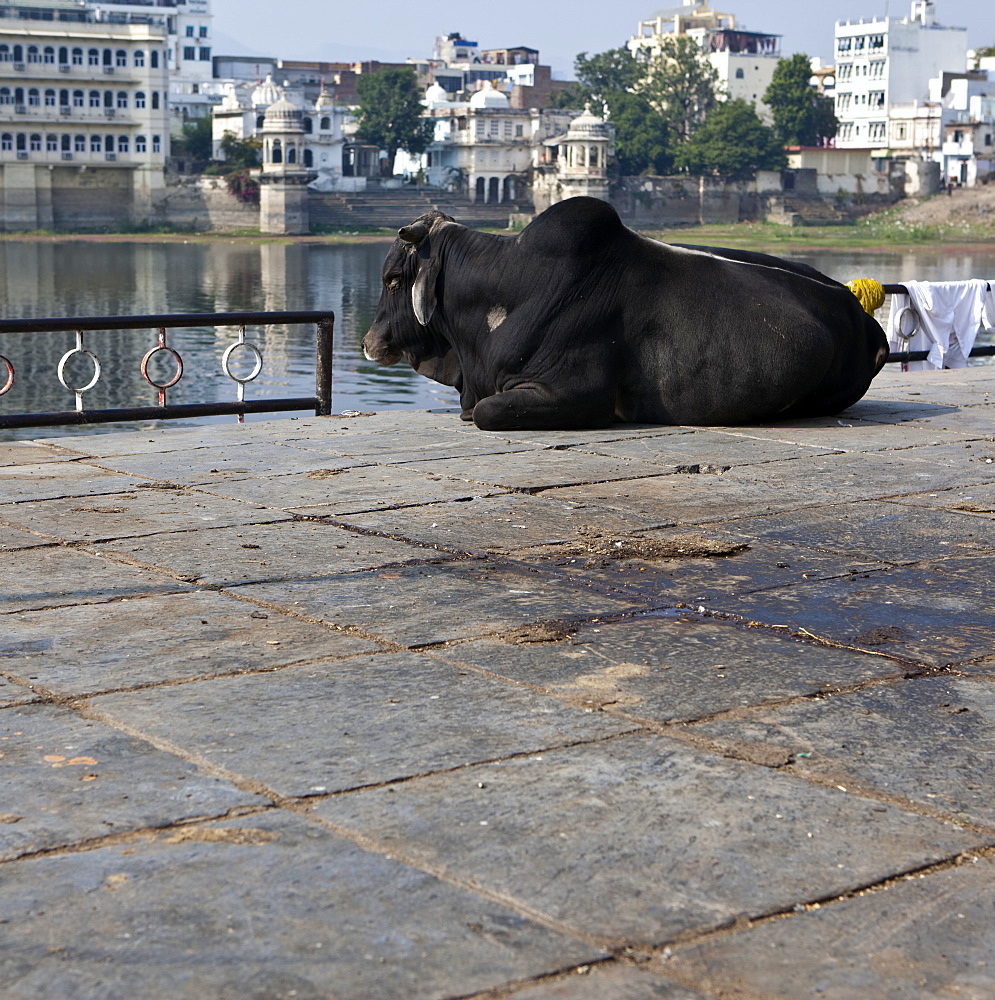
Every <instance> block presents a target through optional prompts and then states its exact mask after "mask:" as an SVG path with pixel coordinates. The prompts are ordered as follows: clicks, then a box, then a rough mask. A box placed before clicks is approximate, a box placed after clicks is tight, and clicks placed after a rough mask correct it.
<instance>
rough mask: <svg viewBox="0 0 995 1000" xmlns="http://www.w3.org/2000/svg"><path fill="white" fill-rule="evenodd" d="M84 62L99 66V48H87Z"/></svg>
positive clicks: (88, 64)
mask: <svg viewBox="0 0 995 1000" xmlns="http://www.w3.org/2000/svg"><path fill="white" fill-rule="evenodd" d="M86 64H87V66H99V65H100V50H99V49H89V50H88V51H87V53H86Z"/></svg>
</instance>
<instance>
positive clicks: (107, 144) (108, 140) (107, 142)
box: [104, 135, 114, 153]
mask: <svg viewBox="0 0 995 1000" xmlns="http://www.w3.org/2000/svg"><path fill="white" fill-rule="evenodd" d="M104 152H105V153H113V152H114V136H112V135H108V136H105V137H104Z"/></svg>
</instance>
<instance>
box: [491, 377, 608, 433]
mask: <svg viewBox="0 0 995 1000" xmlns="http://www.w3.org/2000/svg"><path fill="white" fill-rule="evenodd" d="M606 397H607V398H606ZM614 408H615V400H614V398H613V397H612V396H611V394H610V393H609V392H604V393H602V394H599V395H598V396H593V395H579V394H574V395H567V394H565V393H564V394H557V393H555V392H553V391H552V390H550V389H549V388H547V387H546V386H543V385H536V384H526V385H517V386H515V387H514V388H513V389H507V390H506V391H504V392H499V393H496V394H495V395H493V396H488V397H486V398H485V399H482V400H480V402H479V403H477V405H476V406H474V408H473V422H474V423H475V424H476V425H477V426H478V427H479V428H481V430H485V431H504V430H555V429H562V428H571V427H607V426H608V425H609V424H611V423H612V418H613V416H614Z"/></svg>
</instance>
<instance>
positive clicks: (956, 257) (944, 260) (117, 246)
mask: <svg viewBox="0 0 995 1000" xmlns="http://www.w3.org/2000/svg"><path fill="white" fill-rule="evenodd" d="M689 238H690V239H693V236H690V234H689ZM386 250H387V244H385V243H361V244H349V245H322V244H315V243H290V244H279V243H265V244H255V243H247V242H242V241H232V242H225V241H221V240H219V241H216V242H210V243H175V242H168V243H124V242H122V243H114V242H84V241H73V240H65V241H57V242H32V241H17V240H11V241H4V242H0V315H2V317H3V318H7V319H22V318H30V317H56V316H67V317H71V316H119V315H122V316H123V315H129V314H150V313H182V312H235V311H253V312H255V311H263V310H267V311H269V310H302V309H321V310H323V309H329V310H331V311H332V312H334V314H335V368H334V372H335V374H334V383H333V407H334V409H335V410H336V411H339V412H340V411H343V410H383V409H403V408H412V409H426V408H435V407H444V406H456V405H458V397H457V394H456V393H455V392H454V391H453V390H452V389H450V388H448V387H446V386H440V385H437V384H436V383H433V382H430V381H429V380H427V379H425V378H422V377H421V376H419V375H416V374H415V373H414V372H413V371H411V369H410V368H407V367H406V366H404V365H403V364H402V365H397V366H394V367H392V368H382V367H380V366H378V365H374V364H371V363H370V362H368V361H367V360H366V359H365V358H364V357H363V353H362V349H361V346H360V343H361V341H362V338H363V335H364V334H365V332H366V330H367V328H368V327H369V324H370V321H371V319H372V317H373V312H374V309H375V308H376V303H377V299H378V298H379V295H380V268H381V265H382V262H383V258H384V255H385V253H386ZM786 255H787V254H786ZM790 256H791V257H792V258H793V259H796V260H802V261H805V262H806V263H809V264H811V265H813V266H814V267H817V268H818V269H819V270H821V271H823V272H825V273H826V274H828V275H830V276H831V277H834V278H837V279H839V280H841V281H849V280H850V279H852V278H864V277H867V278H875V279H877V280H878V281H881V282H882V283H888V282H897V281H904V280H912V279H919V280H930V281H952V280H957V279H962V278H974V277H977V278H987V279H989V280H991V279H992V278H993V277H995V274H993V272H995V254H992V253H984V252H970V251H968V252H962V251H958V250H939V251H937V250H911V251H903V252H901V253H880V252H867V251H852V252H851V251H837V250H833V251H808V252H805V253H791V254H790ZM879 315H880V314H879ZM236 332H237V331H234V330H232V329H219V330H217V331H215V330H213V329H208V328H200V329H197V328H194V329H182V330H175V331H174V330H171V331H168V334H167V335H168V342H169V344H170V346H172V347H174V348H175V349H176V350H177V351H179V353H180V354H181V355H182V356H183V360H184V375H183V378H182V380H181V381H180V383H179V384H178V385H177V386H176V387H175V388H173V389H171V390H169V401H170V402H173V403H192V402H203V401H207V400H215V399H218V400H228V399H234V398H235V394H234V383H232V382H231V381H230V380H229V379H228V378H227V377H226V376H225V375H224V374H223V372H222V370H221V355H222V354H223V353H224V351H225V348H226V347H227V346H228V345H229V344H231V343H232V342H233V340H234V339H235V335H236ZM246 339H247V340H249V341H251V342H253V343H255V344H256V345H258V347H259V348H260V350H261V351H262V353H263V357H264V367H263V371H262V374H261V375H260V376H259V378H257V379H256V380H255V381H254V382H252V383H250V384H249V385H248V386H247V387H246V398H247V399H255V398H260V397H264V396H271V397H281V396H309V395H312V394H313V393H314V328H313V327H312V326H310V325H304V326H294V327H281V326H273V327H265V328H251V327H250V328H249V329H248V330H247V331H246ZM154 342H155V336H154V332H153V331H149V332H148V334H145V333H143V332H139V333H133V332H104V333H101V332H96V333H87V334H85V339H84V346H85V347H86V348H87V349H89V350H92V351H93V352H94V353H95V354H96V355H97V356H98V357H99V358H100V360H101V364H102V366H103V371H104V376H103V378H102V379H101V381H100V382H99V383H98V384H97V386H96V387H95V388H94V389H93V390H92V391H91V392H89V393H87V395H86V405H87V406H88V407H90V408H102V407H110V406H143V405H153V404H154V403H155V402H156V394H155V390H153V389H152V388H150V387H149V386H148V385H147V384H146V383H145V382H143V380H142V378H141V376H140V374H139V369H138V365H139V361H140V359H141V357H142V355H143V354H144V353H145V352H146V351H147V350H148V349H149V348H150V347H152V346H153V344H154ZM73 345H74V337H73V335H72V334H68V333H60V334H20V335H10V334H5V335H0V355H5V356H6V357H8V358H10V360H11V361H12V362H13V363H14V365H15V367H16V370H17V379H16V381H15V384H14V387H13V388H12V389H11V390H10V392H8V393H7V394H6V395H4V396H2V397H0V413H4V412H6V413H24V412H31V411H37V410H64V409H73V408H74V407H75V397H74V396H73V394H72V393H71V392H68V391H67V390H65V389H64V388H63V387H62V386H61V385H60V384H59V382H58V380H57V378H56V368H57V366H58V363H59V359H60V357H61V356H62V355H63V354H64V353H65V352H66V351H68V350H69V349H71V348H72V346H73ZM241 353H242V354H243V355H247V353H248V352H241ZM161 358H162V356H161V355H160V359H161ZM78 360H80V361H83V359H78ZM86 364H87V365H88V364H89V363H88V362H87V363H86ZM233 367H235V366H234V365H233ZM91 373H92V367H82V366H81V367H80V368H79V370H78V371H74V369H73V367H72V366H69V369H68V376H69V380H70V382H71V383H74V384H83V383H84V382H86V381H87V380H88V379H89V378H90V375H91ZM169 373H170V374H171V369H170V372H169ZM240 374H241V373H240ZM3 375H4V369H3V366H2V365H0V378H2V377H3ZM158 377H159V379H160V380H165V378H167V377H168V374H167V373H165V369H164V370H163V374H160V375H159V376H158ZM272 416H273V415H272V414H259V415H255V416H252V415H250V416H248V417H247V418H246V419H247V420H253V419H272ZM234 419H235V418H234V417H215V418H203V420H202V421H201V422H208V421H222V422H230V421H233V420H234ZM193 422H196V421H184V423H185V424H191V423H193ZM132 426H133V425H132ZM110 429H117V428H116V427H112V426H111V425H91V426H90V427H80V428H77V430H78V432H80V433H97V432H100V431H102V430H104V431H106V430H110ZM65 432H66V429H65V428H49V429H32V430H27V431H3V430H0V440H5V439H6V440H10V439H12V438H15V437H16V438H25V437H41V436H43V435H51V434H62V433H65Z"/></svg>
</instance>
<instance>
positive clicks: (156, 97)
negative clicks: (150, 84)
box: [152, 90, 159, 111]
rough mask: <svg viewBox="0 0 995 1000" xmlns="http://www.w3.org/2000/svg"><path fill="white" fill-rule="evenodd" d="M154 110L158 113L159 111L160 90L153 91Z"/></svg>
mask: <svg viewBox="0 0 995 1000" xmlns="http://www.w3.org/2000/svg"><path fill="white" fill-rule="evenodd" d="M152 110H153V111H158V110H159V91H158V90H153V91H152Z"/></svg>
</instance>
